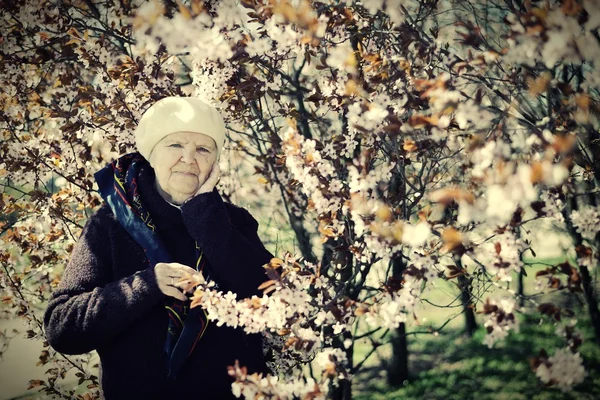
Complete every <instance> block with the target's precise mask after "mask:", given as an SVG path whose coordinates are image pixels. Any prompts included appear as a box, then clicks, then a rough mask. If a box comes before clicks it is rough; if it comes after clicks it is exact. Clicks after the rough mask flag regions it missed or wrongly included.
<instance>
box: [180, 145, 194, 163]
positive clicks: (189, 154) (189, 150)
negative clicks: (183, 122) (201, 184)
mask: <svg viewBox="0 0 600 400" xmlns="http://www.w3.org/2000/svg"><path fill="white" fill-rule="evenodd" d="M195 152H196V149H195V148H193V147H189V146H185V147H184V148H183V154H182V155H181V161H183V162H185V163H188V164H190V163H192V162H193V161H194V154H195Z"/></svg>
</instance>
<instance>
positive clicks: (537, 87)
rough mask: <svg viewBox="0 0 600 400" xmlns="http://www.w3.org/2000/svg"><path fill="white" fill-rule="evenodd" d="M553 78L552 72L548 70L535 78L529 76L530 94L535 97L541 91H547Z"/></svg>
mask: <svg viewBox="0 0 600 400" xmlns="http://www.w3.org/2000/svg"><path fill="white" fill-rule="evenodd" d="M551 80H552V75H550V73H549V72H547V71H545V72H543V73H542V74H540V76H538V77H537V78H535V79H532V78H527V86H528V90H529V94H530V95H531V96H533V97H537V96H539V95H540V94H541V93H544V92H546V89H548V84H549V83H550V81H551Z"/></svg>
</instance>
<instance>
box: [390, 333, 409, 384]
mask: <svg viewBox="0 0 600 400" xmlns="http://www.w3.org/2000/svg"><path fill="white" fill-rule="evenodd" d="M392 354H393V356H392V362H391V363H390V365H389V369H388V375H387V377H388V384H389V385H390V386H391V387H395V388H398V387H401V386H403V385H404V383H405V382H406V381H408V378H409V375H408V341H407V340H406V325H405V324H404V323H401V324H400V326H399V327H398V328H397V329H396V337H395V338H394V340H393V341H392Z"/></svg>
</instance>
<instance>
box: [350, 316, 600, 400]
mask: <svg viewBox="0 0 600 400" xmlns="http://www.w3.org/2000/svg"><path fill="white" fill-rule="evenodd" d="M526 322H527V321H523V322H522V326H523V329H522V331H521V332H520V333H519V334H514V335H510V336H509V337H508V338H507V339H506V341H505V342H504V343H503V346H502V347H501V348H497V349H493V350H489V349H487V347H485V346H484V345H482V344H481V343H478V340H481V339H482V336H484V335H485V332H484V331H483V330H482V329H481V330H479V331H478V332H477V333H476V335H475V339H476V340H467V339H465V337H464V336H463V335H462V334H461V332H459V331H454V332H448V334H446V335H444V336H439V337H434V336H422V337H419V339H418V340H415V341H414V342H412V344H411V351H412V352H413V353H416V354H418V356H415V359H414V360H413V363H414V370H415V371H416V372H417V376H416V377H415V379H414V380H413V381H411V382H410V383H409V384H407V385H405V386H404V387H403V388H401V389H397V390H394V389H393V388H389V387H387V386H385V384H383V382H384V381H382V380H374V379H368V378H367V377H366V376H365V375H367V376H368V374H367V373H365V374H359V375H358V376H357V380H359V381H360V382H371V384H369V383H367V384H363V385H360V386H361V388H360V392H359V393H358V394H357V395H356V397H355V398H356V399H422V398H427V399H464V398H471V399H538V400H541V399H573V400H575V399H593V398H596V397H598V395H599V392H598V391H599V390H600V389H599V388H600V375H598V363H599V362H600V352H599V350H598V347H597V346H594V345H593V344H592V343H586V344H585V345H583V346H582V348H581V353H582V354H583V356H584V358H585V359H586V360H588V361H587V362H586V368H587V370H588V371H589V373H590V376H589V377H588V378H587V379H586V381H585V383H583V384H581V385H579V386H578V387H577V388H576V389H574V390H573V391H572V392H564V391H561V390H560V389H556V388H552V387H547V386H545V385H544V384H543V383H541V382H540V381H539V380H537V379H536V377H535V376H533V375H532V374H531V366H530V364H529V362H528V359H527V358H528V357H527V356H526V355H525V354H524V352H523V350H522V349H524V348H526V349H534V350H537V349H540V348H555V347H557V346H561V343H560V339H559V338H558V337H557V336H556V335H554V332H553V328H552V326H551V325H536V324H532V323H526ZM529 322H535V321H529ZM580 325H581V328H582V330H583V332H584V336H586V337H590V336H593V335H594V333H593V330H592V329H591V325H590V324H589V321H587V320H583V321H581V322H580Z"/></svg>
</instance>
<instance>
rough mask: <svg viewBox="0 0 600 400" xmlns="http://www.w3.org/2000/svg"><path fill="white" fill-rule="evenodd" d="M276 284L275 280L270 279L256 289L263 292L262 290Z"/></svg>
mask: <svg viewBox="0 0 600 400" xmlns="http://www.w3.org/2000/svg"><path fill="white" fill-rule="evenodd" d="M276 283H277V281H276V280H273V279H271V280H268V281H266V282H263V283H261V284H260V286H259V287H258V290H263V289H266V288H268V287H269V286H272V285H274V284H276Z"/></svg>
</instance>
